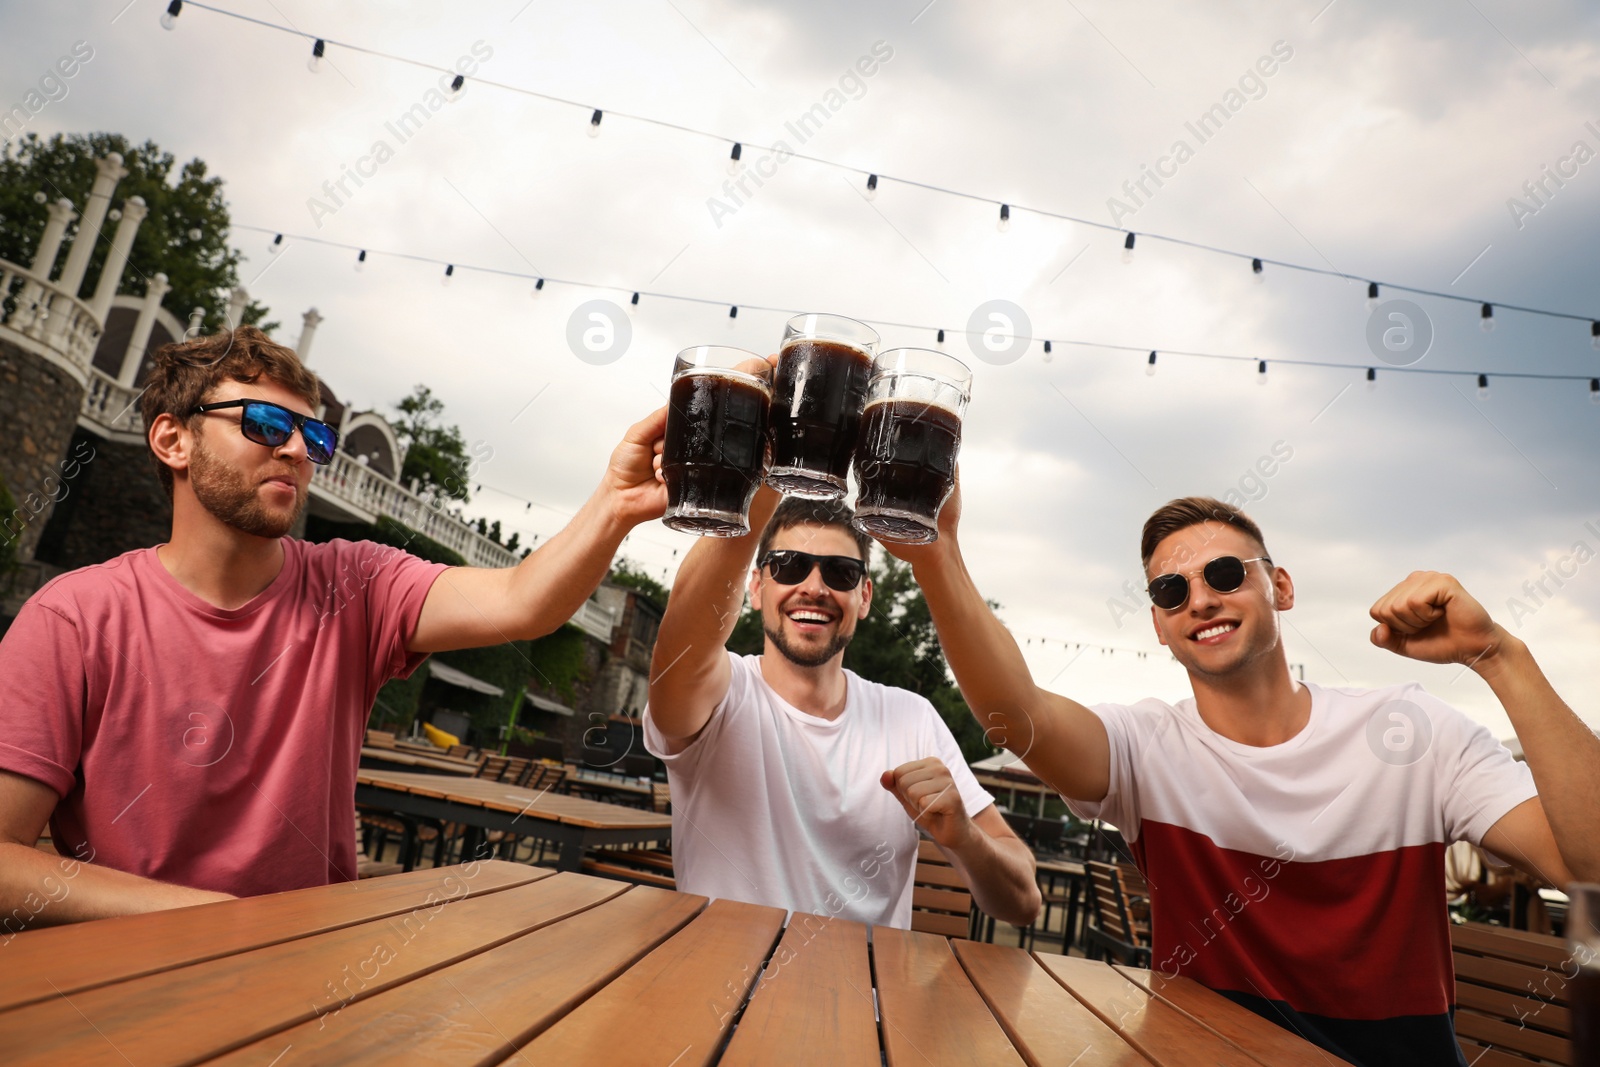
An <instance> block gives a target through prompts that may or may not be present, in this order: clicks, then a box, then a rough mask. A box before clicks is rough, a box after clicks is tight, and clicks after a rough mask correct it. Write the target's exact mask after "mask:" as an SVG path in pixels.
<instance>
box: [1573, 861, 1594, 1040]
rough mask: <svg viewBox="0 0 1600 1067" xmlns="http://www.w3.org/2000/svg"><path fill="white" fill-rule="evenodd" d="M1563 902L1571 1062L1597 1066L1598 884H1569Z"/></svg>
mask: <svg viewBox="0 0 1600 1067" xmlns="http://www.w3.org/2000/svg"><path fill="white" fill-rule="evenodd" d="M1567 899H1568V900H1569V901H1570V903H1569V904H1568V906H1567V941H1568V942H1569V943H1570V944H1571V946H1572V963H1571V966H1572V968H1573V969H1574V970H1575V971H1576V974H1575V975H1574V977H1573V979H1572V985H1571V986H1570V987H1569V988H1568V989H1567V1003H1568V1005H1569V1006H1570V1007H1571V1009H1572V1062H1573V1063H1600V885H1595V884H1594V883H1592V882H1577V883H1574V884H1573V885H1569V886H1568V887H1567Z"/></svg>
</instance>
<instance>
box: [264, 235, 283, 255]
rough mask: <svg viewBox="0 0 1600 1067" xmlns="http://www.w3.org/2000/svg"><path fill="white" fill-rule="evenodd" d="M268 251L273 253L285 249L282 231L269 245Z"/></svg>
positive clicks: (275, 253)
mask: <svg viewBox="0 0 1600 1067" xmlns="http://www.w3.org/2000/svg"><path fill="white" fill-rule="evenodd" d="M267 251H268V252H271V253H272V254H273V255H277V254H278V253H279V252H282V251H283V234H281V233H280V234H278V235H277V236H276V237H274V238H273V239H272V243H271V244H270V245H268V246H267Z"/></svg>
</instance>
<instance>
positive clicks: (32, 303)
mask: <svg viewBox="0 0 1600 1067" xmlns="http://www.w3.org/2000/svg"><path fill="white" fill-rule="evenodd" d="M19 283H20V284H19ZM8 306H9V308H10V312H9V314H7V313H6V307H8ZM0 316H4V320H3V322H0V326H4V327H5V328H6V329H10V330H14V331H16V332H17V333H19V334H21V335H22V336H24V337H28V338H31V339H32V340H34V341H37V342H39V343H40V344H42V345H44V346H45V347H46V348H51V349H54V350H56V351H58V352H64V353H65V354H66V355H67V358H68V359H70V360H71V361H72V362H73V363H75V364H77V365H78V366H79V367H87V366H89V363H90V361H91V360H93V359H94V350H95V346H97V345H98V344H99V343H100V320H99V319H97V318H95V317H94V312H92V311H90V310H89V305H88V304H85V303H84V302H83V301H82V300H79V299H78V298H77V297H76V296H74V295H72V294H71V293H68V292H67V291H66V290H65V289H62V288H60V287H59V286H57V285H56V284H55V283H54V282H49V281H45V280H43V279H41V278H39V277H37V276H36V275H34V274H33V272H31V271H29V270H28V269H27V268H26V267H19V266H18V265H17V264H15V263H9V262H7V261H5V260H3V259H0Z"/></svg>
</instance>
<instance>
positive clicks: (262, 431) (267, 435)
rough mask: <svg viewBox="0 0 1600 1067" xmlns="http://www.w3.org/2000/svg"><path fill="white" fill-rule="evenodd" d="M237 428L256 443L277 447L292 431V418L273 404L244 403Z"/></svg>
mask: <svg viewBox="0 0 1600 1067" xmlns="http://www.w3.org/2000/svg"><path fill="white" fill-rule="evenodd" d="M239 428H240V429H241V430H243V431H244V435H245V436H246V437H248V438H249V439H250V440H252V441H254V442H255V443H256V444H258V445H268V446H269V447H272V448H277V447H278V446H279V445H281V444H283V443H284V442H285V441H287V440H288V439H289V435H290V434H291V433H293V432H294V420H293V419H292V418H290V417H289V413H288V412H287V411H285V410H284V409H283V408H280V407H278V406H277V405H275V404H246V405H245V406H244V414H243V415H242V416H241V417H240V419H239Z"/></svg>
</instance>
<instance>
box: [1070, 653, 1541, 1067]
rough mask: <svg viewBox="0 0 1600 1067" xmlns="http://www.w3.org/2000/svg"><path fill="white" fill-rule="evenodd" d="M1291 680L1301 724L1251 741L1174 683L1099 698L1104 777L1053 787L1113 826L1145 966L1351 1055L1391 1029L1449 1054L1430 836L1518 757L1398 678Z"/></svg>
mask: <svg viewBox="0 0 1600 1067" xmlns="http://www.w3.org/2000/svg"><path fill="white" fill-rule="evenodd" d="M1306 688H1307V689H1309V690H1310V691H1311V715H1310V718H1309V719H1308V721H1307V722H1306V725H1305V727H1304V728H1303V729H1302V730H1301V731H1300V732H1299V733H1298V734H1296V735H1295V736H1294V737H1292V738H1290V739H1289V740H1288V741H1285V742H1283V743H1282V744H1280V745H1272V746H1268V747H1265V748H1257V747H1253V746H1250V745H1244V744H1240V743H1238V742H1236V741H1231V740H1229V739H1228V738H1225V737H1222V736H1221V735H1219V734H1217V733H1216V732H1214V731H1213V730H1211V729H1210V727H1208V726H1206V724H1205V723H1204V721H1202V720H1201V718H1200V716H1199V713H1198V712H1197V711H1196V710H1195V703H1194V700H1193V699H1192V698H1190V699H1187V700H1182V701H1179V702H1178V703H1177V704H1175V705H1174V704H1168V703H1166V702H1164V701H1160V700H1143V701H1140V702H1139V703H1137V704H1133V705H1131V706H1122V705H1116V704H1101V705H1098V706H1096V707H1094V708H1093V709H1092V710H1093V711H1094V713H1095V714H1096V715H1098V716H1099V717H1100V719H1101V721H1102V722H1104V723H1105V727H1106V734H1107V736H1108V738H1109V739H1110V743H1111V778H1110V790H1109V791H1108V792H1107V794H1106V796H1105V799H1104V800H1102V801H1100V802H1099V803H1087V802H1082V801H1069V802H1068V806H1069V807H1070V808H1071V809H1072V810H1073V811H1074V812H1075V813H1076V814H1077V815H1078V816H1080V817H1081V818H1086V819H1087V818H1102V819H1106V820H1108V821H1110V822H1111V823H1113V824H1115V825H1116V826H1117V827H1119V828H1120V829H1121V830H1122V831H1123V833H1124V834H1125V836H1126V837H1127V840H1128V842H1129V844H1130V847H1131V849H1132V852H1133V854H1134V857H1135V858H1136V859H1137V862H1138V864H1139V866H1140V868H1141V869H1142V870H1143V871H1144V873H1145V876H1146V878H1147V880H1148V881H1149V883H1150V908H1151V933H1152V938H1153V942H1154V944H1153V956H1152V967H1153V968H1154V969H1155V970H1157V971H1160V972H1162V973H1163V974H1167V975H1173V974H1183V975H1185V976H1187V977H1190V978H1194V979H1196V980H1197V981H1200V982H1201V983H1203V984H1205V985H1207V986H1210V987H1211V988H1213V989H1217V990H1219V991H1222V992H1225V993H1226V994H1227V995H1228V996H1230V997H1232V998H1233V999H1235V1000H1238V1001H1240V1002H1241V1003H1246V1004H1248V1005H1249V1006H1252V1007H1254V1008H1256V1009H1257V1010H1259V1011H1261V1012H1262V1013H1263V1014H1265V1015H1267V1016H1268V1017H1269V1018H1270V1017H1278V1018H1291V1017H1292V1018H1293V1020H1294V1026H1295V1027H1296V1028H1298V1029H1301V1031H1302V1032H1304V1033H1307V1035H1308V1036H1312V1037H1313V1039H1314V1040H1317V1041H1318V1043H1319V1044H1323V1046H1324V1047H1325V1048H1334V1049H1338V1050H1340V1051H1342V1052H1344V1053H1346V1054H1347V1055H1348V1056H1349V1058H1351V1059H1353V1060H1355V1061H1356V1062H1377V1060H1376V1059H1375V1057H1374V1054H1373V1053H1371V1052H1370V1051H1369V1050H1371V1049H1375V1048H1377V1049H1381V1048H1390V1049H1402V1048H1404V1049H1409V1050H1411V1051H1412V1053H1414V1055H1413V1057H1412V1058H1411V1059H1404V1060H1403V1062H1407V1063H1423V1062H1434V1060H1433V1059H1430V1058H1428V1057H1429V1056H1433V1055H1437V1056H1439V1057H1442V1059H1441V1060H1440V1062H1452V1063H1453V1062H1455V1059H1454V1057H1455V1051H1454V1050H1455V1044H1454V1041H1453V1035H1452V1033H1451V1029H1450V1018H1449V1014H1448V1012H1449V1010H1450V1008H1451V1007H1452V1006H1453V1005H1454V1003H1455V983H1454V980H1453V970H1452V965H1451V949H1450V935H1449V922H1448V916H1447V914H1446V912H1445V886H1444V850H1445V848H1446V847H1447V846H1448V845H1449V844H1450V843H1451V842H1452V841H1457V840H1467V841H1471V842H1472V843H1474V844H1481V843H1482V841H1483V835H1484V833H1485V832H1486V831H1487V830H1488V829H1489V828H1490V827H1491V826H1493V825H1494V824H1495V822H1496V821H1498V820H1499V819H1500V817H1501V816H1503V815H1505V814H1506V813H1507V812H1508V811H1510V810H1511V809H1512V808H1514V807H1516V806H1517V805H1518V804H1521V803H1522V802H1523V801H1525V800H1528V799H1529V798H1530V797H1533V796H1534V795H1536V794H1535V789H1534V785H1533V776H1532V774H1531V773H1530V772H1529V770H1528V768H1527V766H1526V765H1524V764H1521V763H1517V762H1516V761H1515V760H1513V759H1512V757H1511V753H1510V752H1509V751H1508V750H1507V749H1506V748H1505V746H1503V745H1501V744H1500V743H1499V742H1498V741H1496V740H1495V739H1494V737H1493V736H1491V735H1490V733H1489V731H1488V730H1486V729H1485V728H1484V727H1482V726H1479V725H1477V724H1476V723H1474V722H1473V721H1472V720H1470V719H1468V718H1467V717H1466V716H1465V715H1463V714H1462V713H1461V712H1459V711H1457V710H1456V709H1454V708H1452V707H1450V706H1449V705H1448V704H1445V703H1444V702H1443V701H1441V700H1438V699H1437V698H1435V697H1433V696H1430V695H1429V694H1428V693H1427V692H1425V691H1424V690H1423V689H1422V688H1421V687H1420V686H1417V685H1415V684H1411V685H1398V686H1391V687H1388V688H1385V689H1325V688H1323V687H1321V686H1317V685H1310V684H1308V685H1307V686H1306ZM1269 1002H1270V1004H1269ZM1424 1048H1426V1049H1428V1050H1429V1051H1428V1053H1427V1055H1424V1054H1423V1053H1422V1052H1421V1051H1420V1050H1422V1049H1424Z"/></svg>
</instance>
